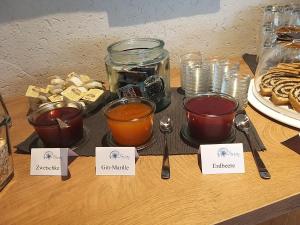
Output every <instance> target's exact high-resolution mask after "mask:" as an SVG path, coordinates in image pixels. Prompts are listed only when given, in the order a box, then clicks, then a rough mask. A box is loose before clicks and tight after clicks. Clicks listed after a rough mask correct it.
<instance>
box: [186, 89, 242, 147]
mask: <svg viewBox="0 0 300 225" xmlns="http://www.w3.org/2000/svg"><path fill="white" fill-rule="evenodd" d="M183 104H184V109H185V112H186V118H187V127H188V131H189V134H190V136H191V137H192V138H194V139H197V140H201V141H204V142H208V143H209V142H211V143H212V142H215V143H218V142H222V141H224V140H225V139H227V138H228V137H229V136H230V135H231V132H232V130H233V120H234V117H235V114H236V112H237V109H238V102H237V101H236V100H235V98H233V97H232V96H230V95H226V94H221V93H207V94H200V95H198V96H196V97H191V98H185V99H184V102H183Z"/></svg>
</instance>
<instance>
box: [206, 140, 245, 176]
mask: <svg viewBox="0 0 300 225" xmlns="http://www.w3.org/2000/svg"><path fill="white" fill-rule="evenodd" d="M200 154H201V167H202V173H203V174H221V173H245V164H244V152H243V144H242V143H235V144H211V145H200Z"/></svg>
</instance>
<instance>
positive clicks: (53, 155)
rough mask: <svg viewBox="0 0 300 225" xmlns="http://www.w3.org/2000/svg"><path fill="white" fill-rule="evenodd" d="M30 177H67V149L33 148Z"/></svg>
mask: <svg viewBox="0 0 300 225" xmlns="http://www.w3.org/2000/svg"><path fill="white" fill-rule="evenodd" d="M30 175H46V176H67V175H68V149H67V148H32V149H31V167H30Z"/></svg>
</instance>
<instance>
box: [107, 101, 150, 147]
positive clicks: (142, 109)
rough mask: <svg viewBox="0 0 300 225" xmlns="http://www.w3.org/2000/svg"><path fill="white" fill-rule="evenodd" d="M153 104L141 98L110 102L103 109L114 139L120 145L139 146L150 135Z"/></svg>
mask: <svg viewBox="0 0 300 225" xmlns="http://www.w3.org/2000/svg"><path fill="white" fill-rule="evenodd" d="M154 111H155V105H154V103H152V102H151V101H149V100H146V99H143V98H126V99H124V98H123V99H120V100H116V101H114V102H111V103H110V104H109V105H108V106H106V108H105V109H104V114H105V116H106V118H107V124H108V127H109V129H110V131H111V133H112V137H113V139H114V141H115V142H116V143H117V144H119V145H122V146H140V145H143V144H145V143H146V142H147V141H148V140H149V139H150V138H151V136H152V129H153V114H154Z"/></svg>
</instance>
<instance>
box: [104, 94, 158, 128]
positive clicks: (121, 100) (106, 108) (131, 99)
mask: <svg viewBox="0 0 300 225" xmlns="http://www.w3.org/2000/svg"><path fill="white" fill-rule="evenodd" d="M134 102H138V103H143V104H148V105H149V106H151V111H150V112H149V113H147V114H145V115H143V116H140V117H138V118H135V119H131V120H120V119H115V118H112V117H111V116H109V115H108V112H109V109H110V108H111V107H112V106H113V105H116V104H128V103H129V104H130V103H134ZM155 110H156V104H155V103H154V102H153V101H151V100H149V99H146V98H144V97H123V98H119V99H115V100H114V101H112V102H110V103H108V104H107V105H105V106H104V108H103V114H104V116H105V117H106V118H107V119H109V120H113V121H118V122H134V121H137V120H141V119H144V118H147V117H148V116H150V115H152V114H153V115H154V113H155Z"/></svg>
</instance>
